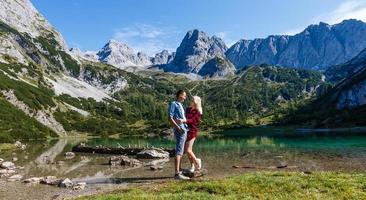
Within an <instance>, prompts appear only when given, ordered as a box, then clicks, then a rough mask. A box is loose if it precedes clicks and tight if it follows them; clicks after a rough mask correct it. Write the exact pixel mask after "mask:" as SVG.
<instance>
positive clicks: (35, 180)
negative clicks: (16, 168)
mask: <svg viewBox="0 0 366 200" xmlns="http://www.w3.org/2000/svg"><path fill="white" fill-rule="evenodd" d="M42 179H43V177H32V178H28V179H25V180H24V181H23V182H24V183H30V184H38V183H40V182H41V180H42Z"/></svg>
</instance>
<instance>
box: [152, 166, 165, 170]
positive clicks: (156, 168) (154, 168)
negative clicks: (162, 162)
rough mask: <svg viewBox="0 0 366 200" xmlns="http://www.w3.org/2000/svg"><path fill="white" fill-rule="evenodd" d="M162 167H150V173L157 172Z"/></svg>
mask: <svg viewBox="0 0 366 200" xmlns="http://www.w3.org/2000/svg"><path fill="white" fill-rule="evenodd" d="M162 169H163V166H150V170H152V171H157V170H162Z"/></svg>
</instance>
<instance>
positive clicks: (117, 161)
mask: <svg viewBox="0 0 366 200" xmlns="http://www.w3.org/2000/svg"><path fill="white" fill-rule="evenodd" d="M109 164H110V165H113V166H117V165H126V166H131V167H137V166H141V165H142V162H141V161H139V160H137V159H134V158H129V157H127V156H112V157H110V158H109Z"/></svg>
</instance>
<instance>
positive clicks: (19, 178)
mask: <svg viewBox="0 0 366 200" xmlns="http://www.w3.org/2000/svg"><path fill="white" fill-rule="evenodd" d="M22 178H23V176H22V175H20V174H15V175H13V176H10V177H9V178H8V181H20V180H21V179H22Z"/></svg>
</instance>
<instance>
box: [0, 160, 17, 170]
mask: <svg viewBox="0 0 366 200" xmlns="http://www.w3.org/2000/svg"><path fill="white" fill-rule="evenodd" d="M0 167H1V168H3V169H14V168H15V165H14V163H13V162H10V161H5V162H2V163H1V165H0Z"/></svg>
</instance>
